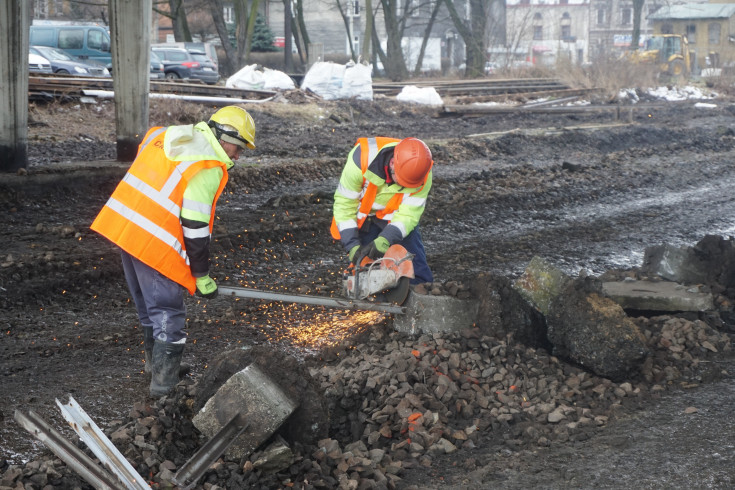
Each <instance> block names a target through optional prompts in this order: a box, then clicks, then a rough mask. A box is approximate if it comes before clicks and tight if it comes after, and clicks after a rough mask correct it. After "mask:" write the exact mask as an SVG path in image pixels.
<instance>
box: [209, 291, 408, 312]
mask: <svg viewBox="0 0 735 490" xmlns="http://www.w3.org/2000/svg"><path fill="white" fill-rule="evenodd" d="M219 292H220V294H229V295H233V296H238V297H240V298H253V299H266V300H270V301H283V302H286V303H302V304H307V305H320V306H329V307H332V308H340V309H343V310H368V311H383V312H385V313H397V314H405V313H406V308H405V307H403V306H398V305H391V304H388V303H371V302H370V301H362V300H346V299H338V298H325V297H321V296H309V295H306V294H284V293H273V292H270V291H262V290H259V289H250V288H241V287H234V286H220V287H219Z"/></svg>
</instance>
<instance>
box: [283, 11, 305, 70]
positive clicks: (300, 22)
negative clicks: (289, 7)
mask: <svg viewBox="0 0 735 490" xmlns="http://www.w3.org/2000/svg"><path fill="white" fill-rule="evenodd" d="M284 1H289V0H284ZM294 7H295V10H294V12H293V21H292V22H293V26H292V28H291V31H292V32H293V36H294V39H295V40H296V49H297V50H298V52H299V59H300V60H301V63H305V62H306V60H307V59H308V58H309V43H310V42H311V41H310V40H309V33H308V32H307V30H306V22H305V21H304V0H296V2H295V4H294Z"/></svg>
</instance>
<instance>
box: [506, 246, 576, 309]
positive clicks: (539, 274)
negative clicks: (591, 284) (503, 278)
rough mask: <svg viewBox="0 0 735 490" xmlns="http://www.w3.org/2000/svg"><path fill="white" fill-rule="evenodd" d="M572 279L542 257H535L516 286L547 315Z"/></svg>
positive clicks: (516, 282)
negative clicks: (552, 303)
mask: <svg viewBox="0 0 735 490" xmlns="http://www.w3.org/2000/svg"><path fill="white" fill-rule="evenodd" d="M570 280H571V278H570V277H569V276H567V275H566V274H564V273H563V272H562V271H561V270H559V269H557V268H556V267H554V266H553V265H551V264H550V263H548V262H546V261H545V260H544V259H542V258H541V257H533V258H532V259H531V262H530V263H529V264H528V267H526V270H525V271H524V273H523V275H522V276H521V277H519V278H518V279H517V280H516V281H515V283H514V286H515V287H516V289H518V292H519V293H520V294H521V296H523V297H524V298H525V299H526V300H527V301H528V302H529V303H531V304H532V305H534V306H535V307H536V308H538V310H539V311H540V312H541V313H542V314H543V315H547V314H548V313H549V306H550V305H551V302H552V301H553V300H554V298H556V297H557V296H558V295H559V293H561V291H562V289H564V286H565V285H566V284H567V283H568V282H569V281H570Z"/></svg>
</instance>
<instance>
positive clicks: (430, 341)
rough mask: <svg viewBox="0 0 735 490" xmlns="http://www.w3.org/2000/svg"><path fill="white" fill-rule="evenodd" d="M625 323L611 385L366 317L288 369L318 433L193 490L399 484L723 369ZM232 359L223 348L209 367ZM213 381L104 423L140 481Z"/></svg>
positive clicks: (675, 339)
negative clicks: (627, 375) (626, 335)
mask: <svg viewBox="0 0 735 490" xmlns="http://www.w3.org/2000/svg"><path fill="white" fill-rule="evenodd" d="M634 321H635V322H636V324H637V326H638V327H639V328H640V330H641V332H642V333H643V334H644V336H645V338H646V339H647V346H648V347H649V348H650V350H651V352H652V353H653V355H651V356H650V357H649V358H648V360H647V361H646V362H645V364H644V366H643V368H642V370H641V372H640V373H639V374H637V375H636V376H635V377H633V378H631V379H629V380H624V381H621V382H617V383H616V382H613V381H611V380H609V379H606V378H602V377H599V376H595V375H593V374H590V373H589V372H587V371H585V370H583V369H581V368H580V367H577V366H574V365H571V364H568V363H566V362H564V361H563V360H562V359H559V358H557V357H554V356H552V355H550V354H549V353H547V352H546V351H544V350H543V349H535V348H530V347H526V346H524V345H521V344H519V343H517V342H515V341H514V340H513V338H512V335H509V336H507V337H505V338H495V337H491V336H488V335H484V334H483V333H482V332H481V331H480V330H479V329H478V328H472V329H466V330H463V331H462V332H460V333H455V334H433V335H421V336H418V337H415V336H414V337H412V336H408V335H405V334H402V333H398V332H393V331H390V326H389V325H383V326H376V327H375V328H374V329H373V331H372V332H371V333H370V335H369V338H366V339H365V341H364V343H361V344H358V345H354V346H352V347H350V348H348V349H345V350H344V351H341V352H340V354H341V355H339V356H333V357H332V358H333V359H334V361H332V362H327V363H325V362H324V361H319V360H317V359H310V360H307V361H306V362H305V363H304V364H302V365H299V366H297V367H294V368H293V369H294V370H296V371H298V373H299V375H300V376H305V377H307V378H309V379H308V384H309V386H314V387H318V389H319V390H321V391H322V392H323V397H324V401H325V403H326V407H327V410H326V412H325V413H326V415H325V417H326V418H327V420H324V422H325V427H328V430H327V431H326V434H324V433H312V434H309V436H308V437H304V435H303V434H302V437H300V439H301V440H293V438H291V440H290V439H289V434H288V432H289V431H288V430H285V429H284V430H280V431H279V432H278V433H277V434H276V435H274V437H272V438H271V439H270V440H269V441H268V442H267V443H266V444H264V445H263V446H261V448H260V450H258V451H256V452H254V453H252V454H251V455H250V456H249V457H247V458H246V459H245V460H243V461H227V460H224V459H222V458H220V460H218V461H217V463H216V464H214V465H212V467H210V468H209V470H208V471H207V472H206V474H205V475H204V476H203V477H202V478H201V479H200V481H199V482H198V483H197V488H205V489H221V488H246V487H248V488H281V487H296V488H346V489H347V488H349V489H359V488H398V487H406V485H405V482H404V481H403V476H404V475H405V474H406V472H407V471H409V470H411V469H413V468H423V469H424V470H425V471H429V472H430V471H431V469H432V467H433V465H434V463H435V462H436V461H438V460H439V459H440V458H442V457H444V456H445V455H451V454H453V453H456V452H457V451H460V450H464V451H465V452H464V453H463V454H467V455H471V454H472V449H473V448H477V447H481V446H485V447H497V449H498V451H503V452H513V451H519V450H522V449H529V448H545V447H546V448H553V446H554V445H556V444H562V443H565V442H567V441H582V440H586V439H588V438H590V437H591V436H592V435H593V434H594V433H595V431H597V430H599V429H600V428H602V427H605V426H606V424H607V423H608V421H610V420H611V419H612V418H614V417H615V416H616V413H617V411H618V410H620V409H623V408H625V407H636V406H638V405H639V404H641V403H642V402H644V401H645V400H647V399H650V398H655V397H658V396H660V395H661V394H662V393H664V392H666V391H669V390H675V389H679V388H690V387H694V386H697V385H698V384H700V383H703V382H709V381H712V380H713V379H716V378H718V377H719V376H720V375H721V373H719V372H717V371H716V368H713V367H712V366H714V363H712V362H708V361H711V360H713V359H716V358H717V357H718V356H722V355H727V354H728V353H729V351H730V349H731V341H730V336H729V334H727V333H726V332H720V331H718V330H716V329H715V328H713V327H711V326H709V325H708V324H707V323H706V322H704V321H702V320H698V319H696V320H691V319H686V318H682V317H677V316H657V317H652V318H646V317H638V318H635V319H634ZM230 355H231V353H228V352H225V353H223V354H222V359H220V360H219V361H215V363H214V364H217V363H218V362H219V363H220V364H221V363H222V362H223V360H226V359H227V358H228V356H230ZM256 357H257V356H256ZM257 359H258V360H256V361H255V362H258V363H261V362H267V361H265V360H263V359H264V356H260V357H257ZM278 362H279V363H282V359H278ZM320 362H321V365H320ZM269 368H272V366H269ZM288 378H289V376H283V377H282V376H278V377H274V381H276V382H279V381H281V382H284V381H283V380H284V379H288ZM211 381H212V378H211V377H209V378H206V377H205V378H201V379H199V380H198V381H196V382H195V381H194V380H193V379H191V378H187V379H185V380H184V381H182V382H181V383H180V384H179V385H178V386H177V389H176V391H175V392H174V393H173V394H172V395H171V396H169V397H167V398H164V399H161V400H158V401H155V402H153V401H151V400H147V401H141V402H139V403H137V404H135V406H134V407H132V408H131V410H130V413H129V416H128V419H127V420H120V421H118V422H116V423H113V424H112V426H111V427H109V428H107V429H106V430H105V433H106V434H107V435H108V437H109V438H110V439H111V440H112V442H113V443H114V444H115V446H116V447H117V448H118V449H120V450H121V452H122V453H123V454H124V455H125V457H126V458H128V459H129V460H130V461H131V463H132V464H133V466H134V467H135V469H136V470H137V471H138V472H139V473H140V474H141V475H143V476H144V477H145V478H146V479H147V480H149V481H150V482H151V485H152V487H154V488H165V487H167V486H168V485H169V484H170V483H169V482H170V481H171V479H172V478H173V475H174V474H175V473H176V471H177V469H178V468H181V467H182V465H183V464H184V463H185V462H186V461H188V459H189V458H190V457H191V456H192V455H193V454H194V453H195V452H196V450H197V449H198V448H199V447H200V446H201V445H202V444H203V443H204V442H206V441H205V440H204V438H203V437H202V436H201V434H200V433H199V431H198V430H197V429H196V427H194V425H193V424H192V421H191V420H192V417H193V415H194V414H195V413H196V408H197V407H198V406H200V405H201V398H202V396H201V395H202V394H203V393H204V392H206V393H207V394H209V393H211V392H212V391H213V389H214V388H215V387H213V386H212V385H211V384H209V383H211ZM221 381H222V382H223V381H224V380H221ZM286 382H288V381H286ZM285 388H287V387H284V389H285ZM307 391H308V390H307ZM309 397H310V398H314V393H313V392H311V393H309ZM311 412H312V413H318V412H319V411H318V410H311ZM282 429H283V428H282ZM309 437H311V438H312V439H313V440H308V439H309ZM79 444H80V447H82V446H81V443H79ZM461 465H462V467H463V468H464V469H466V470H468V471H470V470H473V469H475V467H476V462H475V461H474V459H472V458H469V457H468V458H465V459H464V460H463V462H462V463H461ZM0 488H12V489H21V488H24V489H29V488H38V489H40V488H89V486H88V485H87V484H86V483H85V482H84V481H83V480H82V479H81V478H80V477H78V476H77V475H75V474H74V473H73V472H72V471H71V470H70V469H69V468H68V467H66V466H65V465H64V464H63V463H62V462H61V461H60V460H59V459H57V458H56V457H55V456H53V455H50V454H49V455H46V456H43V457H41V458H40V459H39V460H36V461H32V462H29V463H27V464H25V465H23V466H16V465H11V466H7V465H6V467H5V468H4V469H3V472H2V478H1V479H0Z"/></svg>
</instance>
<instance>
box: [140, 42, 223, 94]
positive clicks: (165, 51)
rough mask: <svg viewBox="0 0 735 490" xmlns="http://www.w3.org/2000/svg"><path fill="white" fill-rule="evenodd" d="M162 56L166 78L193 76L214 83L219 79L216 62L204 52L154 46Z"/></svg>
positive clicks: (156, 51) (154, 49)
mask: <svg viewBox="0 0 735 490" xmlns="http://www.w3.org/2000/svg"><path fill="white" fill-rule="evenodd" d="M153 51H154V52H155V53H156V54H157V55H158V57H159V58H161V61H162V62H163V69H164V71H165V72H166V78H167V79H169V80H176V79H179V78H193V79H197V80H201V81H203V82H204V83H207V84H210V85H214V84H216V83H217V82H218V81H219V73H217V69H216V67H215V66H214V63H212V62H211V61H209V58H208V57H207V55H206V54H204V52H200V51H187V50H186V49H182V48H153Z"/></svg>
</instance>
